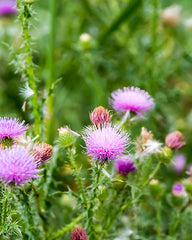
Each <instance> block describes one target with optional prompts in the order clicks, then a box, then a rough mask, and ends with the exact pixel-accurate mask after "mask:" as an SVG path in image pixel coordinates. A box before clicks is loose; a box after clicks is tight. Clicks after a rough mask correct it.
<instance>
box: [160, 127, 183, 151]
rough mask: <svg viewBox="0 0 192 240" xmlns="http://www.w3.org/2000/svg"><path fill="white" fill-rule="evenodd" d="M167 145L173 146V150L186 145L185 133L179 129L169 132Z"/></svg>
mask: <svg viewBox="0 0 192 240" xmlns="http://www.w3.org/2000/svg"><path fill="white" fill-rule="evenodd" d="M165 143H166V146H167V147H169V148H171V149H172V150H176V149H179V148H181V147H182V146H183V145H185V141H184V140H183V134H182V133H181V132H179V131H175V132H172V133H169V134H168V135H167V137H166V140H165Z"/></svg>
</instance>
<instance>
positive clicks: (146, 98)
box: [109, 87, 154, 116]
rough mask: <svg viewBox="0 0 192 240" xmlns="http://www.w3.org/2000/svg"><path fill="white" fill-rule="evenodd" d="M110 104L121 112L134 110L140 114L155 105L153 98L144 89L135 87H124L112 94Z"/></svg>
mask: <svg viewBox="0 0 192 240" xmlns="http://www.w3.org/2000/svg"><path fill="white" fill-rule="evenodd" d="M111 96H112V99H110V100H109V101H110V104H111V106H112V108H113V109H115V110H119V111H121V112H127V111H132V112H135V113H137V114H139V115H140V116H142V113H144V112H145V111H148V110H150V109H152V108H153V107H154V100H153V98H152V97H151V96H150V95H149V94H148V93H147V92H146V91H144V90H141V89H140V88H135V87H124V88H123V90H121V89H118V90H117V91H115V92H113V93H112V94H111Z"/></svg>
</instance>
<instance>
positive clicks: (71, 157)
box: [68, 149, 87, 209]
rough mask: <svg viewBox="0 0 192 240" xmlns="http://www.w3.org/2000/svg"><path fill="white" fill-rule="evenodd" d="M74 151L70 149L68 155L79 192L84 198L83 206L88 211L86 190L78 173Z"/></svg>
mask: <svg viewBox="0 0 192 240" xmlns="http://www.w3.org/2000/svg"><path fill="white" fill-rule="evenodd" d="M73 150H74V149H68V154H69V160H70V163H71V166H72V169H73V172H74V175H75V178H76V180H77V184H78V188H79V191H80V192H81V194H82V198H83V204H84V205H85V207H86V209H87V198H86V194H85V189H84V186H83V183H82V179H81V176H80V175H79V173H78V171H77V166H76V162H75V153H74V151H73Z"/></svg>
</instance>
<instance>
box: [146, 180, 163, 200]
mask: <svg viewBox="0 0 192 240" xmlns="http://www.w3.org/2000/svg"><path fill="white" fill-rule="evenodd" d="M149 191H150V193H151V195H152V196H153V197H154V198H159V197H160V196H161V195H162V192H163V189H162V187H161V186H160V184H159V181H158V180H157V179H152V180H151V181H150V183H149Z"/></svg>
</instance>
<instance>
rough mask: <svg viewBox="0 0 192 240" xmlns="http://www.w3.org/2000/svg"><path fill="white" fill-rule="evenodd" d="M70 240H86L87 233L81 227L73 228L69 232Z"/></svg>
mask: <svg viewBox="0 0 192 240" xmlns="http://www.w3.org/2000/svg"><path fill="white" fill-rule="evenodd" d="M71 240H87V233H86V231H85V230H84V229H83V228H81V227H75V228H74V229H73V231H72V232H71Z"/></svg>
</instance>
